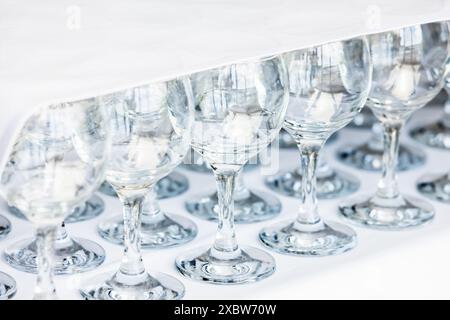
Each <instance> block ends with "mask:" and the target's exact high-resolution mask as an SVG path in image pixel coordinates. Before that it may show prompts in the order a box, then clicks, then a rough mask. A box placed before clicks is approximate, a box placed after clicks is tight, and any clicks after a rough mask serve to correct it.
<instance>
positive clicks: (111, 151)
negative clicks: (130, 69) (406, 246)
mask: <svg viewBox="0 0 450 320" xmlns="http://www.w3.org/2000/svg"><path fill="white" fill-rule="evenodd" d="M448 56H449V26H448V24H446V23H431V24H426V25H422V26H412V27H407V28H403V29H399V30H394V31H390V32H385V33H381V34H376V35H371V36H369V37H367V38H365V37H357V38H354V39H350V40H345V41H339V42H333V43H327V44H323V45H319V46H315V47H312V48H308V49H302V50H298V51H294V52H289V53H286V54H284V55H282V56H272V57H266V58H259V59H254V60H250V61H247V62H242V63H236V64H231V65H228V66H223V67H219V68H215V69H212V70H207V71H203V72H199V73H196V74H194V75H191V76H190V79H188V78H186V77H181V78H177V79H173V80H169V81H162V82H157V83H153V84H149V85H143V86H139V87H135V88H131V89H128V90H123V91H121V92H115V93H113V94H109V95H105V96H101V97H97V98H92V99H86V100H81V101H75V102H70V103H61V104H55V105H52V106H49V107H46V108H42V109H41V110H39V112H38V113H36V114H34V115H33V116H32V117H31V118H30V120H29V121H28V122H27V123H26V125H25V126H24V128H23V129H22V132H21V134H20V136H19V138H18V139H17V141H16V143H15V145H14V148H13V151H12V153H11V155H10V158H9V161H8V163H7V166H6V168H5V170H4V172H3V174H2V185H1V191H2V193H3V195H4V197H5V198H6V199H7V201H8V204H9V205H10V206H11V207H12V208H13V210H14V211H15V212H16V214H23V215H24V216H25V217H26V218H27V219H28V220H29V221H31V222H32V223H33V224H34V225H35V227H36V229H37V232H36V241H34V242H33V243H34V244H33V246H34V247H35V252H36V253H35V255H34V257H35V258H34V261H35V262H34V264H33V267H34V269H33V270H34V271H35V272H37V274H38V279H37V285H36V290H35V298H36V299H54V298H56V291H55V288H54V285H53V280H52V274H53V271H55V272H57V273H58V263H56V264H53V262H52V256H53V253H54V252H57V250H58V248H57V247H55V244H58V239H63V241H64V242H70V243H73V242H76V243H80V241H77V239H71V238H70V237H69V236H67V233H65V231H64V229H63V228H61V225H62V223H63V221H66V222H68V221H69V217H70V216H71V215H75V216H76V215H77V212H78V214H79V212H85V211H86V210H87V207H89V208H90V206H89V203H91V202H92V194H93V193H94V191H95V190H97V189H98V188H99V187H100V186H101V185H102V183H103V182H104V179H105V177H106V181H107V184H103V186H102V190H104V191H106V192H108V193H109V194H111V195H117V196H118V197H119V199H120V201H121V202H122V205H123V217H120V218H117V217H114V218H113V219H110V220H108V221H105V222H103V223H101V224H100V225H99V228H98V229H99V233H100V234H101V235H102V236H103V237H104V238H105V239H107V240H109V241H111V242H114V243H117V244H121V245H123V247H124V253H123V259H122V262H121V264H120V267H119V268H118V271H117V272H115V273H113V274H104V275H100V276H98V277H95V278H93V279H89V280H88V281H86V282H85V283H83V284H82V286H81V288H80V293H81V295H82V296H83V297H84V298H85V299H100V300H109V299H139V300H150V299H180V298H182V297H183V295H184V290H185V289H184V286H183V285H182V284H181V282H179V281H178V280H177V279H175V278H173V277H171V276H168V275H166V274H162V273H160V272H157V271H152V270H147V269H146V267H145V266H144V263H143V258H142V254H141V248H153V247H170V246H175V245H180V244H184V243H186V242H188V241H190V240H192V239H193V238H194V237H195V236H196V234H197V228H196V226H195V224H194V223H192V222H191V221H190V220H189V219H186V218H183V217H179V216H174V215H171V214H165V213H164V212H162V211H161V210H160V209H159V206H158V203H157V186H158V183H159V184H162V185H164V184H163V181H164V180H165V179H171V178H174V173H173V170H174V169H175V168H176V167H177V166H178V165H179V164H181V162H182V161H183V159H184V158H185V156H186V154H187V153H188V152H190V151H189V150H190V148H191V147H192V149H193V150H195V152H197V153H198V154H200V155H201V157H202V158H203V160H204V161H205V162H206V164H207V165H208V167H209V168H210V169H211V170H212V171H213V173H214V176H215V178H216V185H217V192H216V193H215V194H213V195H210V196H207V197H206V200H205V197H204V196H203V197H200V198H195V199H192V200H191V201H189V203H188V204H187V208H188V209H189V211H190V212H191V213H193V214H195V215H197V216H201V217H203V218H206V219H208V220H217V221H218V229H217V234H216V238H215V240H214V241H213V244H212V245H211V246H202V247H200V248H197V249H194V250H192V251H187V252H184V253H183V254H181V255H180V256H178V257H177V258H176V260H175V265H176V267H177V269H178V271H179V272H180V273H181V274H183V275H184V276H186V277H189V278H191V279H194V280H196V281H202V282H210V283H216V284H242V283H248V282H254V281H259V280H261V279H264V278H266V277H269V276H270V275H272V274H273V273H274V271H275V268H276V264H275V259H274V258H273V257H272V256H271V255H270V254H269V253H268V252H266V251H264V250H261V249H258V248H253V247H248V246H241V245H239V244H238V241H237V235H236V231H235V226H234V224H235V222H254V221H262V220H266V219H268V218H271V217H273V216H274V215H276V214H278V213H279V212H280V211H281V206H280V203H279V201H278V200H276V198H273V196H268V195H266V194H260V193H259V192H258V191H254V190H251V189H248V188H247V187H246V186H245V184H244V183H243V182H242V172H243V168H244V166H245V165H246V164H247V163H248V162H249V160H250V159H253V158H255V157H256V156H257V155H258V154H259V153H261V152H262V151H264V150H265V149H266V148H267V147H268V146H269V145H270V144H271V143H272V142H273V140H274V139H275V138H276V137H277V136H278V133H279V131H280V129H281V128H282V127H283V128H284V130H285V131H286V132H288V133H289V134H290V135H291V137H292V139H293V141H295V143H296V144H297V146H298V148H299V150H300V154H301V157H300V164H301V167H300V169H297V170H296V171H297V172H296V176H295V177H294V178H293V179H296V180H297V182H296V183H295V187H294V184H292V186H291V191H292V192H294V193H292V195H294V196H297V197H299V199H300V200H301V206H300V209H299V212H298V217H297V218H296V219H295V220H294V221H287V222H280V223H277V224H275V225H273V226H268V227H265V228H263V230H261V232H260V233H259V238H260V240H261V242H262V243H263V244H264V245H265V246H266V247H267V248H268V249H270V250H272V251H275V252H279V253H284V254H290V255H295V256H318V255H319V256H325V255H333V254H338V253H342V252H345V251H348V250H350V249H352V248H353V247H354V246H355V245H356V243H357V238H356V233H355V231H353V230H352V229H351V228H349V227H347V226H345V225H343V224H340V223H337V222H333V221H323V220H322V218H321V216H320V214H319V212H318V203H317V191H319V195H320V194H321V197H323V198H327V197H328V198H330V197H332V196H329V195H327V193H326V191H330V189H328V190H323V189H322V190H321V189H320V187H319V188H318V185H317V181H318V179H317V178H318V177H319V181H320V178H323V179H328V180H327V181H333V182H334V181H336V180H339V179H341V181H339V182H336V183H334V184H333V183H328V186H329V185H331V186H332V187H331V194H334V196H335V195H336V194H343V191H342V190H341V189H342V187H343V186H344V185H345V186H347V187H348V183H347V182H344V181H342V179H344V178H345V179H347V180H349V179H348V177H347V176H346V175H339V173H337V172H336V171H334V170H332V169H330V168H329V167H328V165H327V164H326V163H325V162H324V160H323V155H322V156H321V157H320V158H321V159H322V160H319V154H320V151H321V149H322V147H323V145H324V144H325V142H326V141H327V140H328V139H329V138H330V137H331V136H332V135H333V134H334V133H335V132H336V131H338V130H339V129H341V128H343V127H344V126H346V125H347V124H349V123H350V122H351V121H353V120H354V119H355V117H357V115H358V114H359V111H360V110H361V109H362V108H363V106H364V105H365V104H366V105H367V106H369V107H370V108H371V110H372V112H373V113H374V115H375V116H376V118H377V119H378V120H379V121H380V122H381V123H382V128H383V130H384V135H383V137H384V144H385V146H384V155H383V161H382V163H383V171H382V172H383V176H382V179H381V181H380V183H379V186H378V191H377V194H376V195H375V196H373V197H370V198H369V199H368V200H367V197H366V198H363V199H362V200H361V199H359V198H358V199H356V200H350V201H347V202H346V203H343V204H342V205H341V206H340V209H339V210H340V213H341V215H343V216H344V217H346V218H347V219H348V220H349V221H350V222H352V223H356V224H360V225H365V226H369V227H375V228H384V229H399V228H406V227H411V226H415V225H418V224H422V223H424V222H426V221H429V220H430V219H431V218H432V217H433V214H434V212H433V210H432V208H431V207H430V206H429V205H427V204H425V203H424V202H423V201H421V200H417V199H411V198H409V197H404V196H402V195H400V192H399V190H398V186H397V184H396V178H395V170H396V163H397V159H396V156H397V153H398V136H399V131H400V129H401V127H402V125H403V124H404V122H405V121H406V120H407V118H408V117H409V116H410V115H411V114H412V113H413V111H415V110H417V109H418V108H420V107H422V106H424V105H425V104H426V103H427V102H428V101H430V100H431V99H432V98H433V97H434V96H435V95H436V94H437V93H438V92H439V90H440V89H441V88H442V87H443V85H444V78H445V73H446V72H447V70H446V66H447V64H448ZM447 68H448V67H447ZM321 161H322V164H320V163H321ZM330 172H331V174H330ZM321 174H322V176H321ZM317 175H319V176H317ZM339 176H343V177H341V178H339ZM174 179H175V180H176V181H178V182H179V181H182V179H179V178H177V177H176V176H175V178H174ZM167 185H170V183H169V184H166V186H167ZM182 185H183V182H180V183H178V184H177V183H175V186H176V187H175V189H176V190H172V191H173V192H174V193H175V194H176V193H177V192H182V191H180V190H182V189H183V187H182ZM269 185H270V184H269ZM284 186H286V184H284ZM298 186H300V187H298ZM319 186H320V184H319ZM110 187H112V188H113V190H111V189H110ZM356 188H357V187H356ZM163 189H164V187H163ZM169 189H170V188H169ZM164 190H165V192H166V193H167V192H169V191H168V188H166V189H164ZM346 190H348V188H347V189H346ZM320 192H322V193H320ZM347 192H348V191H347ZM89 199H91V200H89ZM94 199H95V198H94ZM202 201H203V202H202ZM255 203H257V204H258V205H256V206H255V205H254V204H255ZM80 204H84V205H80ZM235 204H237V206H236V208H237V210H236V209H235V207H234V205H235ZM102 205H103V204H99V206H102ZM249 208H250V209H249ZM102 250H103V249H102ZM91 251H92V250H91ZM6 253H8V250H7V251H6ZM102 256H103V259H104V252H102ZM62 261H63V262H66V260H62ZM69 264H70V263H69ZM52 266H55V267H56V268H55V269H54V268H52ZM0 275H1V276H2V278H0V282H1V281H2V280H3V282H4V283H8V281H7V280H8V279H6V278H5V279H4V277H3V274H0ZM3 287H6V286H5V285H4V286H3ZM0 288H2V286H1V285H0Z"/></svg>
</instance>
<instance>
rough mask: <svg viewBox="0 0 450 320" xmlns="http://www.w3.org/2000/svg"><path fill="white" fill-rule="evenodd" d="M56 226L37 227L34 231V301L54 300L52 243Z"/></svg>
mask: <svg viewBox="0 0 450 320" xmlns="http://www.w3.org/2000/svg"><path fill="white" fill-rule="evenodd" d="M55 233H56V226H39V227H38V228H37V231H36V247H37V267H38V275H37V282H36V287H35V291H34V300H56V299H57V296H56V289H55V285H54V283H53V269H52V256H53V243H54V239H55Z"/></svg>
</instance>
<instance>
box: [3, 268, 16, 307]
mask: <svg viewBox="0 0 450 320" xmlns="http://www.w3.org/2000/svg"><path fill="white" fill-rule="evenodd" d="M16 290H17V285H16V281H14V279H13V278H11V277H10V276H8V275H7V274H6V273H3V272H0V300H8V299H11V298H12V297H13V296H14V295H15V294H16Z"/></svg>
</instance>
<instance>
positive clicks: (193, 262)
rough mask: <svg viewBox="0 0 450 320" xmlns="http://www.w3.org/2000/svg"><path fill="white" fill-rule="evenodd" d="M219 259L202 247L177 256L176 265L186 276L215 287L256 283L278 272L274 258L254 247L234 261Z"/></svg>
mask: <svg viewBox="0 0 450 320" xmlns="http://www.w3.org/2000/svg"><path fill="white" fill-rule="evenodd" d="M217 256H218V255H217ZM217 256H216V255H213V254H212V249H210V248H208V247H202V248H198V249H196V250H194V251H191V252H188V253H187V254H184V255H182V256H180V257H178V258H177V260H176V266H177V268H178V270H179V271H180V272H181V274H183V275H184V276H186V277H189V278H191V279H193V280H197V281H202V282H209V283H214V284H243V283H250V282H256V281H259V280H262V279H265V278H267V277H269V276H270V275H272V274H273V273H274V272H275V260H274V259H273V257H272V256H271V255H270V254H268V253H266V252H264V251H263V250H260V249H256V248H253V247H241V249H240V252H237V255H236V257H233V258H231V257H229V258H228V259H224V258H218V257H217Z"/></svg>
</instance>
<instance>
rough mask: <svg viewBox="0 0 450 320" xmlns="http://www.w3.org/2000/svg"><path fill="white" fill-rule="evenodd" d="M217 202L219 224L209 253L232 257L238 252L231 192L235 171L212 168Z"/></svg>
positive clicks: (227, 257)
mask: <svg viewBox="0 0 450 320" xmlns="http://www.w3.org/2000/svg"><path fill="white" fill-rule="evenodd" d="M214 174H215V177H216V184H217V196H218V202H219V226H218V229H217V235H216V240H215V242H214V245H213V247H212V249H211V254H212V255H213V256H216V257H217V258H218V259H233V258H235V257H237V256H239V254H240V249H239V247H238V245H237V240H236V233H235V228H234V212H233V211H234V200H233V193H234V187H235V179H236V175H237V172H234V171H219V170H217V169H215V170H214Z"/></svg>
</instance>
